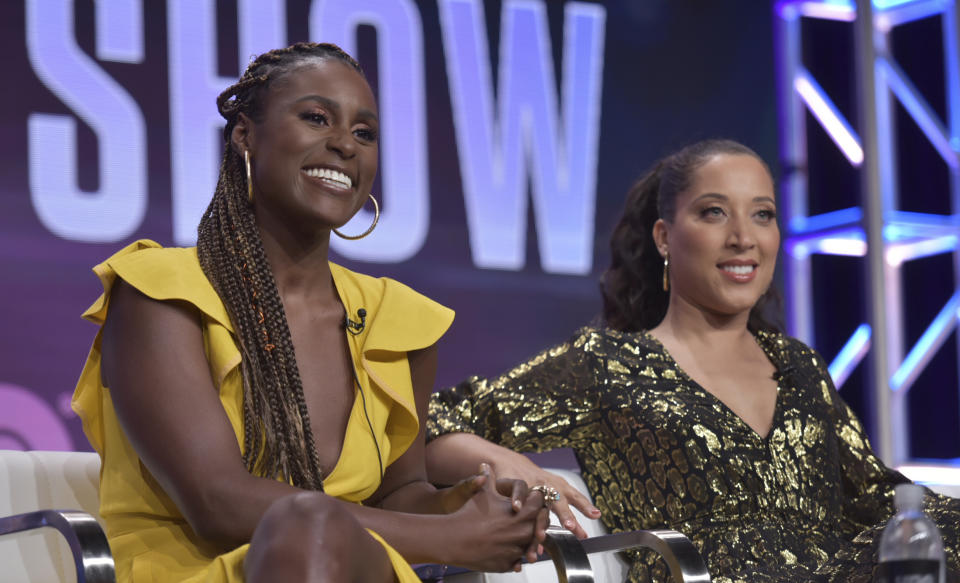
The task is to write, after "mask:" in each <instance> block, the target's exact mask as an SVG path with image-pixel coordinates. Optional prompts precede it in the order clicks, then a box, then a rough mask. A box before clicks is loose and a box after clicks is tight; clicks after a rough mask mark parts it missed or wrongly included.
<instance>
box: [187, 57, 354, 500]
mask: <svg viewBox="0 0 960 583" xmlns="http://www.w3.org/2000/svg"><path fill="white" fill-rule="evenodd" d="M317 59H334V60H337V61H339V62H341V63H343V64H345V65H347V66H349V67H351V68H352V69H354V70H356V71H357V72H359V73H361V74H362V72H361V71H360V66H359V65H358V64H357V62H356V61H355V60H354V59H353V58H352V57H351V56H350V55H348V54H347V53H345V52H344V51H343V50H341V49H340V48H339V47H337V46H336V45H332V44H318V43H296V44H294V45H291V46H289V47H286V48H283V49H276V50H272V51H269V52H266V53H264V54H262V55H260V56H259V57H257V58H256V59H254V60H253V62H251V63H250V65H249V66H248V67H247V70H246V71H245V72H244V74H243V76H242V77H241V78H240V80H239V81H237V83H235V84H234V85H231V86H230V87H228V88H227V89H226V90H224V92H223V93H221V94H220V96H219V97H217V108H218V109H219V111H220V115H222V116H223V118H224V119H225V120H226V121H227V123H226V127H224V130H223V140H224V148H223V160H222V161H221V163H220V178H219V180H218V181H217V188H216V190H215V191H214V194H213V200H211V202H210V206H209V207H208V208H207V210H206V212H205V213H204V214H203V218H202V219H200V227H199V232H198V237H197V254H198V255H199V258H200V267H201V268H202V269H203V272H204V274H205V275H206V276H207V279H209V280H210V283H211V284H213V287H214V289H215V290H216V291H217V295H219V296H220V299H221V300H222V301H223V303H224V305H225V306H226V308H227V312H228V313H229V314H230V321H231V322H232V323H233V328H234V332H235V334H236V336H237V341H238V342H239V344H240V354H241V360H240V370H241V374H242V377H243V461H244V463H245V464H246V467H247V469H248V470H249V471H250V472H251V473H252V474H254V475H258V476H264V477H270V478H281V479H283V480H284V481H288V482H290V483H292V484H293V485H295V486H299V487H301V488H307V489H313V490H322V489H323V468H321V466H320V462H319V458H318V456H317V451H316V447H315V445H314V440H313V431H312V430H311V427H310V416H309V415H308V414H307V404H306V400H305V399H304V394H303V384H302V382H301V379H300V372H299V370H298V368H297V359H296V357H295V355H294V352H293V341H292V340H291V337H290V327H289V326H288V324H287V317H286V313H285V312H284V310H283V302H282V301H281V299H280V293H279V292H278V290H277V283H276V280H274V278H273V272H272V271H271V270H270V264H269V262H268V261H267V257H266V254H265V253H264V250H263V242H262V240H261V239H260V231H259V230H258V229H257V225H256V221H255V219H254V212H253V204H252V203H251V201H249V200H248V199H247V175H246V172H245V168H244V160H243V156H241V155H240V154H238V153H237V152H236V151H235V150H234V149H233V147H232V144H231V142H230V137H231V136H230V135H231V132H232V131H233V128H234V126H235V125H236V123H237V120H238V118H239V115H240V114H241V113H242V114H244V115H246V116H247V117H249V118H250V119H251V120H253V121H254V122H257V121H259V120H260V119H261V117H262V113H263V111H262V109H263V103H264V100H265V98H266V96H267V94H268V90H269V89H270V86H271V84H272V83H274V82H275V81H277V80H278V79H280V78H281V77H283V76H284V75H287V74H290V73H291V72H293V71H294V70H296V69H297V68H298V67H300V66H302V65H304V64H305V63H308V62H310V61H312V60H317Z"/></svg>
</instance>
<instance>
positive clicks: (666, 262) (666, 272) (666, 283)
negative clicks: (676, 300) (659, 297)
mask: <svg viewBox="0 0 960 583" xmlns="http://www.w3.org/2000/svg"><path fill="white" fill-rule="evenodd" d="M663 291H670V255H664V256H663Z"/></svg>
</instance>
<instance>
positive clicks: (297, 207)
mask: <svg viewBox="0 0 960 583" xmlns="http://www.w3.org/2000/svg"><path fill="white" fill-rule="evenodd" d="M257 117H258V118H259V119H257V120H250V119H249V118H247V117H246V116H241V118H240V120H239V121H238V122H237V125H236V126H235V128H234V131H233V134H232V137H233V143H234V147H235V148H236V149H237V150H238V152H239V153H240V155H241V156H242V155H243V150H244V149H248V150H249V152H250V159H251V166H252V173H253V185H254V201H255V203H254V208H255V211H256V213H257V218H258V222H259V223H260V224H261V225H263V224H265V223H270V222H272V221H270V220H269V219H270V218H276V219H277V222H279V224H282V225H286V226H287V227H288V228H298V227H302V228H305V229H308V230H316V229H330V228H337V227H339V226H341V225H343V224H344V223H346V222H347V221H348V220H349V219H350V217H352V216H353V215H354V214H355V213H356V212H357V210H359V208H360V207H361V206H362V205H363V203H364V202H365V201H366V200H367V194H368V193H369V192H370V190H371V187H372V186H373V180H374V177H375V175H376V173H377V158H378V154H379V145H378V143H379V142H378V130H379V123H378V121H379V120H378V117H377V105H376V101H375V100H374V97H373V92H372V91H371V90H370V86H369V85H368V84H367V82H366V80H365V79H364V78H363V76H362V75H361V74H360V73H359V72H357V71H356V70H354V69H353V68H351V67H350V66H348V65H347V64H345V63H343V62H341V61H339V60H337V59H332V58H311V59H308V60H306V61H304V63H303V64H301V65H299V66H297V67H295V68H293V69H292V70H290V71H288V72H286V73H285V74H283V75H282V76H280V77H279V78H278V79H276V80H275V81H273V82H272V84H271V86H270V88H269V90H268V91H267V92H266V94H265V97H264V103H263V106H262V108H261V110H260V115H258V116H257Z"/></svg>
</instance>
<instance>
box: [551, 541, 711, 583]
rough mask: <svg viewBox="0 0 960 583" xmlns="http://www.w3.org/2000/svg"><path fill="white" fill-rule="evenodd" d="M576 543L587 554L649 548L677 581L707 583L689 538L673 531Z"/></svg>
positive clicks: (678, 582)
mask: <svg viewBox="0 0 960 583" xmlns="http://www.w3.org/2000/svg"><path fill="white" fill-rule="evenodd" d="M564 532H566V531H564ZM568 534H569V533H568ZM570 536H573V535H572V534H570ZM574 540H576V537H574ZM577 542H579V543H580V545H581V546H582V547H583V549H584V550H585V551H586V552H587V553H602V552H606V551H623V550H627V549H633V548H637V547H644V548H648V549H653V550H654V551H656V552H658V553H660V556H662V557H663V559H664V560H665V561H666V562H667V567H669V569H670V574H671V575H672V576H673V580H674V581H676V582H677V583H709V582H710V573H709V572H708V571H707V566H706V565H705V564H704V562H703V558H702V557H701V556H700V553H699V552H698V551H697V548H696V547H695V546H693V543H692V542H690V539H688V538H687V537H686V536H685V535H683V534H682V533H679V532H677V531H675V530H631V531H628V532H619V533H617V534H608V535H604V536H595V537H593V538H588V539H586V540H582V541H577Z"/></svg>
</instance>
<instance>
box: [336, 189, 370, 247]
mask: <svg viewBox="0 0 960 583" xmlns="http://www.w3.org/2000/svg"><path fill="white" fill-rule="evenodd" d="M367 196H369V197H370V200H372V201H373V222H372V223H371V224H370V226H369V227H368V228H367V230H366V231H364V232H362V233H360V234H359V235H344V234H343V233H341V232H340V231H338V230H336V229H334V230H333V233H334V234H335V235H336V236H337V237H340V238H341V239H346V240H348V241H356V240H357V239H363V238H364V237H366V236H367V235H369V234H370V233H372V232H373V229H374V228H376V226H377V223H378V222H379V221H380V204H379V203H378V202H377V199H376V198H374V197H373V195H372V194H369V195H367Z"/></svg>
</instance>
